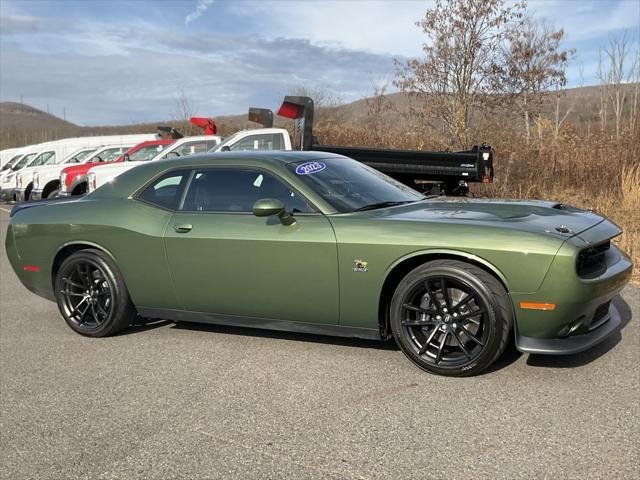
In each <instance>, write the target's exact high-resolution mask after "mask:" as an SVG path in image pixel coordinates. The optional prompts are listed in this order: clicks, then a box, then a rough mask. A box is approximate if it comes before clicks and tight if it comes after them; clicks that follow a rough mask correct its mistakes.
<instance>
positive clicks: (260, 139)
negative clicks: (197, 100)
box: [88, 128, 291, 192]
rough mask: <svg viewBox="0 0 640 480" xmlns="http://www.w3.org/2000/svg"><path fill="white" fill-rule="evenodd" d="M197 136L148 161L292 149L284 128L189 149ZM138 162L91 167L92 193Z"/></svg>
mask: <svg viewBox="0 0 640 480" xmlns="http://www.w3.org/2000/svg"><path fill="white" fill-rule="evenodd" d="M195 138H208V139H211V138H212V136H211V135H209V136H206V137H185V138H181V139H180V140H177V141H176V142H175V143H174V144H173V145H171V147H170V148H167V149H166V150H165V151H164V152H162V154H160V155H157V156H155V157H154V158H152V159H151V160H149V161H154V160H160V159H163V158H167V157H170V156H185V155H192V154H195V153H204V152H207V151H208V152H224V151H227V150H234V151H238V150H291V139H290V138H289V132H288V131H287V130H286V129H284V128H260V129H253V130H242V131H239V132H236V133H234V134H233V135H231V136H230V137H228V138H226V139H225V140H224V141H223V142H222V143H220V137H217V139H218V140H217V142H216V145H208V146H207V148H205V149H191V148H187V147H188V144H189V142H192V141H193V139H195ZM137 163H138V162H124V163H118V164H114V165H105V166H101V167H100V168H92V169H91V170H89V174H88V185H89V188H88V190H89V192H92V191H93V190H95V189H96V188H98V187H100V186H101V185H104V184H105V183H107V182H110V181H111V180H113V179H114V178H115V177H116V176H118V175H120V174H121V173H123V172H125V171H127V170H129V169H130V168H133V167H135V166H136V164H137Z"/></svg>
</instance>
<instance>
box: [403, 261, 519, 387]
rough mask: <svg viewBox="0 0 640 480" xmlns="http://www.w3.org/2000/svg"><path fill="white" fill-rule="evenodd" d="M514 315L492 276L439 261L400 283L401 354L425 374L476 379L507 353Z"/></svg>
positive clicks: (460, 264) (505, 296)
mask: <svg viewBox="0 0 640 480" xmlns="http://www.w3.org/2000/svg"><path fill="white" fill-rule="evenodd" d="M509 310H510V303H509V297H508V295H507V294H506V291H505V290H504V287H503V286H502V284H500V282H498V281H497V280H496V279H495V278H494V277H493V276H491V275H490V274H488V273H487V272H485V271H483V270H481V269H479V268H478V267H475V266H473V265H469V264H465V263H463V262H459V261H444V260H437V261H434V262H429V263H427V264H425V265H422V266H420V267H418V268H417V269H415V270H413V271H412V272H411V273H409V275H407V277H405V279H404V280H403V281H402V282H401V283H400V285H399V286H398V289H397V290H396V293H395V294H394V298H393V300H392V305H391V327H392V332H393V334H394V337H395V339H396V342H397V343H398V345H399V346H400V348H401V349H402V350H403V352H404V353H405V354H406V355H407V356H408V357H409V359H410V360H412V361H413V362H414V363H415V364H416V365H418V366H419V367H420V368H422V369H424V370H427V371H429V372H431V373H437V374H442V375H456V376H460V375H473V374H475V373H478V372H480V371H481V370H483V369H484V368H486V367H487V366H489V365H490V364H491V363H493V361H494V360H495V359H496V358H497V357H498V356H499V355H500V354H501V353H502V351H503V350H504V347H505V346H506V339H507V334H508V332H509V330H510V325H511V323H512V315H511V314H509V313H508V311H509Z"/></svg>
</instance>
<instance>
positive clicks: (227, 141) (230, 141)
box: [209, 132, 244, 152]
mask: <svg viewBox="0 0 640 480" xmlns="http://www.w3.org/2000/svg"><path fill="white" fill-rule="evenodd" d="M242 133H244V132H236V133H234V134H233V135H231V136H230V137H227V138H225V139H224V141H222V142H220V143H219V144H218V145H216V146H215V147H213V148H212V149H211V150H209V152H221V151H222V147H225V146H229V144H233V143H235V141H236V138H238V137H239V136H240V135H241V134H242Z"/></svg>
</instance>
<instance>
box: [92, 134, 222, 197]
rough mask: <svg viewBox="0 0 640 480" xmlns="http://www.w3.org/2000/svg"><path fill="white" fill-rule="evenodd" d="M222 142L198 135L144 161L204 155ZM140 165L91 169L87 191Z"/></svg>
mask: <svg viewBox="0 0 640 480" xmlns="http://www.w3.org/2000/svg"><path fill="white" fill-rule="evenodd" d="M221 140H222V139H221V138H220V137H219V136H218V135H196V136H193V137H182V138H180V139H178V140H176V141H175V142H174V143H172V144H171V145H170V146H168V147H167V148H165V149H164V150H162V151H161V152H160V153H159V154H158V155H156V156H155V157H152V158H151V159H150V160H143V161H146V162H152V161H154V160H161V159H163V158H167V157H184V156H186V155H193V154H196V153H204V152H207V151H209V150H211V149H212V148H215V147H216V145H218V144H220V141H221ZM140 163H141V161H132V160H129V161H124V162H118V163H113V164H110V165H100V166H99V167H95V168H91V169H90V170H89V172H88V173H87V190H88V191H89V192H92V191H93V190H95V189H96V188H98V187H99V186H100V185H103V184H105V183H107V182H109V181H111V180H112V179H114V178H115V177H117V176H118V175H120V174H121V173H123V172H126V171H127V170H129V169H130V168H133V167H135V166H136V165H139V164H140Z"/></svg>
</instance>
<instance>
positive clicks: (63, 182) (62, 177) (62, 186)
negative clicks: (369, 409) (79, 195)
mask: <svg viewBox="0 0 640 480" xmlns="http://www.w3.org/2000/svg"><path fill="white" fill-rule="evenodd" d="M60 191H61V192H66V191H67V174H66V173H65V172H62V173H61V174H60Z"/></svg>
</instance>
